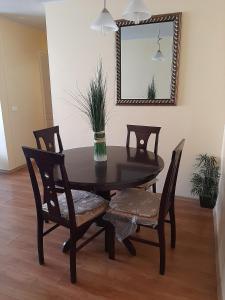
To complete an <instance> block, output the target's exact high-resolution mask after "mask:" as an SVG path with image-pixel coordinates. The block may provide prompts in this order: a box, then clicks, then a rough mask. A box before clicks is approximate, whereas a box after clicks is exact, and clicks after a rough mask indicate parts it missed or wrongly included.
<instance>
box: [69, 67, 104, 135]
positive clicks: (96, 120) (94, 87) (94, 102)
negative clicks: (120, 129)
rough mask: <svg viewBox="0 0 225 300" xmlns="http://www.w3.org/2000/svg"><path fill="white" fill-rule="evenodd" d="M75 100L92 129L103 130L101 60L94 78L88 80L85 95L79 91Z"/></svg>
mask: <svg viewBox="0 0 225 300" xmlns="http://www.w3.org/2000/svg"><path fill="white" fill-rule="evenodd" d="M75 100H76V102H77V103H78V108H79V109H80V110H81V111H82V112H83V113H84V114H85V115H86V116H87V117H88V120H89V122H90V124H91V127H92V129H93V131H94V132H101V131H104V130H105V124H106V79H104V77H103V70H102V63H101V62H100V63H99V65H98V67H97V71H96V74H95V76H94V78H93V79H91V81H90V85H89V88H88V91H87V95H84V94H82V93H80V98H79V99H77V98H76V99H75Z"/></svg>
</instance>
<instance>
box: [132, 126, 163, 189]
mask: <svg viewBox="0 0 225 300" xmlns="http://www.w3.org/2000/svg"><path fill="white" fill-rule="evenodd" d="M160 130H161V127H153V126H140V125H127V143H126V147H127V148H129V147H130V136H131V133H132V132H134V133H135V136H136V141H137V145H136V148H137V149H138V150H145V151H146V150H147V146H148V141H149V138H150V136H151V135H153V134H154V135H155V145H154V153H155V155H157V154H158V143H159V132H160ZM150 187H152V190H153V192H154V193H156V180H153V181H151V182H148V183H146V184H144V185H141V186H139V187H138V188H142V189H145V190H147V189H149V188H150Z"/></svg>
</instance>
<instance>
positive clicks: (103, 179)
mask: <svg viewBox="0 0 225 300" xmlns="http://www.w3.org/2000/svg"><path fill="white" fill-rule="evenodd" d="M63 153H64V155H65V166H66V170H67V174H68V179H69V182H70V186H71V188H72V189H80V190H86V191H92V192H95V193H97V194H100V195H102V196H105V197H106V198H107V199H109V198H110V191H112V190H120V189H124V188H131V187H135V186H138V185H141V184H144V183H146V182H148V181H150V180H152V179H154V178H155V177H156V176H157V175H158V174H159V173H160V172H161V171H162V169H163V168H164V162H163V159H162V158H161V157H160V156H159V155H155V154H154V153H153V152H150V151H143V150H140V149H136V148H126V147H120V146H107V161H105V162H96V161H94V148H93V147H83V148H74V149H70V150H65V151H63Z"/></svg>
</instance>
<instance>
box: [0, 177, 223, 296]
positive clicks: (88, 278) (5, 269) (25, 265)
mask: <svg viewBox="0 0 225 300" xmlns="http://www.w3.org/2000/svg"><path fill="white" fill-rule="evenodd" d="M176 211H177V228H178V237H177V239H178V241H177V248H176V250H175V251H172V250H171V249H170V247H169V243H168V246H167V272H166V275H165V276H160V275H159V274H158V267H159V255H158V249H157V248H154V247H151V246H147V245H143V244H135V245H136V248H137V257H131V256H129V255H128V253H127V252H126V250H125V249H124V247H123V246H122V245H121V244H120V243H117V244H116V261H110V260H108V258H107V255H106V254H105V252H104V246H103V236H99V237H98V238H97V239H95V240H94V241H93V242H92V243H90V244H89V245H88V246H86V247H85V248H84V249H82V250H81V252H79V254H78V259H77V264H78V267H77V271H78V283H77V285H71V284H70V281H69V272H68V266H69V265H68V255H65V254H63V253H62V252H61V244H62V242H63V241H64V240H65V239H66V237H67V231H66V230H65V229H61V228H59V229H57V230H56V231H54V232H53V233H51V234H50V235H48V236H47V237H46V240H45V260H46V265H45V266H39V264H38V262H37V252H36V236H35V234H36V230H35V224H36V221H35V208H34V201H33V195H32V192H31V187H30V182H29V179H28V176H27V173H26V171H20V172H17V173H16V174H13V175H0V300H5V299H19V300H36V299H43V300H44V299H51V300H63V299H67V300H68V299H73V300H76V299H79V300H80V299H81V300H103V299H121V300H126V299H129V300H133V299H135V300H139V299H141V300H142V299H143V300H145V299H148V300H149V299H151V300H156V299H157V300H178V299H179V300H203V299H204V300H215V299H217V293H216V273H215V263H214V261H215V258H214V238H213V223H212V212H211V211H209V210H204V209H200V208H199V205H198V203H197V202H196V201H185V200H181V199H180V200H179V199H177V201H176ZM93 230H94V228H93V229H92V231H93ZM154 234H155V233H154V232H151V231H149V230H146V229H142V230H141V233H140V235H143V236H145V237H148V236H149V237H153V236H154ZM167 237H169V231H168V232H167ZM167 240H168V241H169V239H167Z"/></svg>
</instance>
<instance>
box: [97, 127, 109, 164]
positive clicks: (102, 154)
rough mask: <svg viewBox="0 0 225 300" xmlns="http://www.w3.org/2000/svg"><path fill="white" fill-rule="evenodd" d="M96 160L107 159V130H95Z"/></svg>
mask: <svg viewBox="0 0 225 300" xmlns="http://www.w3.org/2000/svg"><path fill="white" fill-rule="evenodd" d="M94 160H95V161H97V162H101V161H107V153H106V142H105V131H101V132H94Z"/></svg>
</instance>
